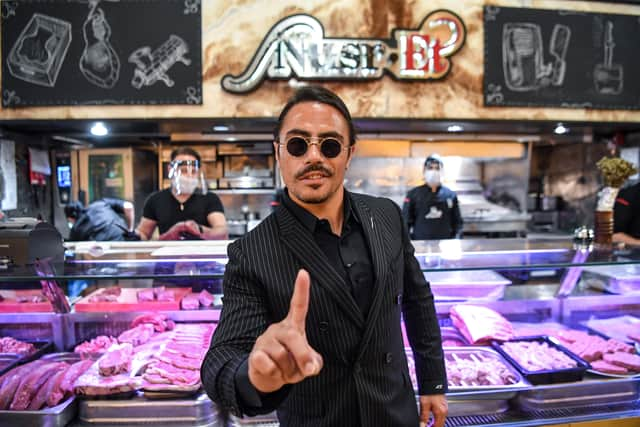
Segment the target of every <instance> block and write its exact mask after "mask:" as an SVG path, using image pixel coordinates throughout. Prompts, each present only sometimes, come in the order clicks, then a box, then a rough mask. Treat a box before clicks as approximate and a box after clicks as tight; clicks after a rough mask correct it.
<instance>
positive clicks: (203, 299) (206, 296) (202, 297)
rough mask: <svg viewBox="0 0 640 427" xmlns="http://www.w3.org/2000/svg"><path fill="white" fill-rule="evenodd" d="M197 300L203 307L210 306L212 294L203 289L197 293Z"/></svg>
mask: <svg viewBox="0 0 640 427" xmlns="http://www.w3.org/2000/svg"><path fill="white" fill-rule="evenodd" d="M198 300H199V301H200V304H201V305H202V306H203V307H211V306H212V305H213V295H211V294H210V293H209V292H207V290H206V289H203V290H202V291H201V292H200V293H199V294H198Z"/></svg>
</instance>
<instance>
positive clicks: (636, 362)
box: [602, 352, 640, 371]
mask: <svg viewBox="0 0 640 427" xmlns="http://www.w3.org/2000/svg"><path fill="white" fill-rule="evenodd" d="M602 358H603V359H604V361H605V362H609V363H611V364H612V365H617V366H622V367H623V368H627V369H629V370H630V371H640V356H638V355H636V354H630V353H624V352H619V353H610V354H605V355H604V356H603V357H602Z"/></svg>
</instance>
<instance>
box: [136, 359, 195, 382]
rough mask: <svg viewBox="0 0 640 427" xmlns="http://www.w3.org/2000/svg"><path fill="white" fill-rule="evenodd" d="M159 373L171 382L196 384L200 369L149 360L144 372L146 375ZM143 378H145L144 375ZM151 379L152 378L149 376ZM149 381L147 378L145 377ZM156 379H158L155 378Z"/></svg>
mask: <svg viewBox="0 0 640 427" xmlns="http://www.w3.org/2000/svg"><path fill="white" fill-rule="evenodd" d="M154 374H155V375H159V376H160V377H162V378H166V379H168V380H169V381H170V382H171V384H190V385H192V384H197V383H198V382H200V371H199V370H198V371H194V370H191V369H181V368H177V367H175V366H173V365H171V364H168V363H164V362H151V363H150V364H149V366H148V367H147V370H146V372H145V375H144V376H143V377H145V376H146V375H154ZM145 379H147V378H146V377H145ZM151 379H153V378H151ZM147 380H148V381H149V379H147ZM156 381H158V380H157V379H156ZM151 382H152V381H151Z"/></svg>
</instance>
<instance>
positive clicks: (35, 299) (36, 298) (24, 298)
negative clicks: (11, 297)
mask: <svg viewBox="0 0 640 427" xmlns="http://www.w3.org/2000/svg"><path fill="white" fill-rule="evenodd" d="M45 301H47V299H46V298H45V296H44V295H42V294H35V295H18V296H16V302H19V303H26V302H30V303H39V302H45Z"/></svg>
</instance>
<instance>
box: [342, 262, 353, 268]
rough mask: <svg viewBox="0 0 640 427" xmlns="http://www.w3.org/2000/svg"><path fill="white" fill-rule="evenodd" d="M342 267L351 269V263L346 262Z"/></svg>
mask: <svg viewBox="0 0 640 427" xmlns="http://www.w3.org/2000/svg"><path fill="white" fill-rule="evenodd" d="M344 266H345V267H347V268H351V267H353V263H352V262H348V263H346V264H345V265H344Z"/></svg>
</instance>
